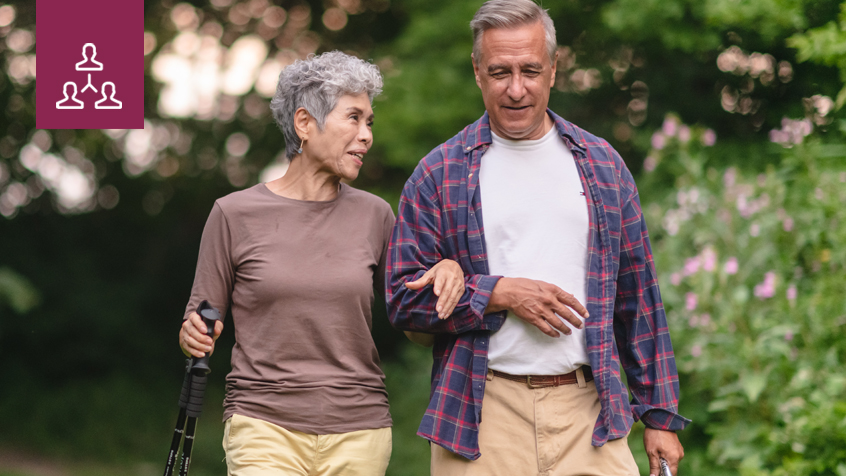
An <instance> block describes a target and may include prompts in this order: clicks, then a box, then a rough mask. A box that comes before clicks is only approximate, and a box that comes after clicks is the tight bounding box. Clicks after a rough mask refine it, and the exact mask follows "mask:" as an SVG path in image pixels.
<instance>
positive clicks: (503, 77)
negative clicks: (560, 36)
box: [473, 22, 555, 140]
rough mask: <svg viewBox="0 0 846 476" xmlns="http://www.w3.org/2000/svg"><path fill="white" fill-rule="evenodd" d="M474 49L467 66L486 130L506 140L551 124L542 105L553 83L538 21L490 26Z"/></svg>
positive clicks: (533, 135)
mask: <svg viewBox="0 0 846 476" xmlns="http://www.w3.org/2000/svg"><path fill="white" fill-rule="evenodd" d="M479 50H480V52H481V58H474V59H473V69H474V71H475V72H476V84H478V85H479V88H481V90H482V98H483V100H484V102H485V109H487V111H488V115H489V116H490V120H491V129H493V131H494V132H495V133H496V134H497V135H498V136H500V137H503V138H506V139H511V140H522V139H540V138H541V137H543V135H544V134H545V133H546V132H548V131H549V128H550V127H551V126H552V120H551V119H549V116H548V115H547V114H546V106H547V104H548V103H549V89H550V88H551V87H552V85H553V84H555V63H554V62H551V61H550V58H549V54H548V53H547V49H546V40H545V35H544V29H543V24H541V22H536V23H533V24H530V25H521V26H517V27H513V28H491V29H489V30H487V31H485V32H484V33H483V34H482V39H481V43H480V44H479Z"/></svg>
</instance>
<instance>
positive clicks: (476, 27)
mask: <svg viewBox="0 0 846 476" xmlns="http://www.w3.org/2000/svg"><path fill="white" fill-rule="evenodd" d="M535 22H541V24H542V25H543V29H544V32H545V33H546V35H545V36H546V49H547V51H548V52H549V61H550V62H555V51H556V50H557V49H558V41H557V40H556V39H555V25H553V24H552V18H550V17H549V13H548V12H547V10H544V9H543V8H541V7H540V6H538V4H537V3H535V2H533V1H532V0H489V1H487V2H485V3H484V4H483V5H482V6H481V7H480V8H479V11H477V12H476V15H474V16H473V20H472V21H471V22H470V28H471V29H472V30H473V59H474V60H475V61H476V64H479V61H481V59H482V51H481V46H480V44H481V42H482V35H483V34H484V33H485V31H486V30H488V29H491V28H513V27H516V26H523V25H531V24H533V23H535Z"/></svg>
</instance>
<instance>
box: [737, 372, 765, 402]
mask: <svg viewBox="0 0 846 476" xmlns="http://www.w3.org/2000/svg"><path fill="white" fill-rule="evenodd" d="M740 385H741V387H742V388H743V391H744V393H746V397H747V398H749V402H750V403H755V402H756V401H758V397H760V396H761V392H763V391H764V387H766V386H767V376H766V375H765V374H761V373H750V374H747V375H746V376H745V377H743V378H742V379H741V381H740Z"/></svg>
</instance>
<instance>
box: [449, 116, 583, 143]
mask: <svg viewBox="0 0 846 476" xmlns="http://www.w3.org/2000/svg"><path fill="white" fill-rule="evenodd" d="M546 113H547V114H549V116H550V117H551V118H552V120H553V121H555V128H556V129H558V135H559V137H561V138H562V139H564V141H565V142H566V143H567V146H568V147H569V148H570V149H571V150H573V149H578V150H580V151H582V152H585V151H586V150H587V146H586V145H585V143H584V140H583V138H582V135H581V134H580V133H579V130H578V129H577V128H576V126H574V125H573V123H571V122H569V121H566V120H564V119H563V118H561V117H560V116H559V115H558V114H555V113H554V112H552V109H549V108H547V109H546ZM491 142H493V139H492V137H491V122H490V116H488V112H487V111H485V113H484V114H483V115H482V117H481V118H480V119H479V120H478V121H476V124H474V127H470V128H469V131H468V133H467V138H466V139H465V141H464V143H465V144H466V145H465V147H464V150H465V152H468V153H469V152H470V151H472V150H474V149H478V148H479V147H482V146H490V145H491Z"/></svg>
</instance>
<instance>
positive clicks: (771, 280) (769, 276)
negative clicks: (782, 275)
mask: <svg viewBox="0 0 846 476" xmlns="http://www.w3.org/2000/svg"><path fill="white" fill-rule="evenodd" d="M775 284H776V275H775V273H773V272H772V271H770V272H768V273H766V274H765V275H764V281H763V282H762V283H761V284H758V285H756V286H755V297H757V298H758V299H761V300H762V301H763V300H764V299H769V298H771V297H773V296H775Z"/></svg>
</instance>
